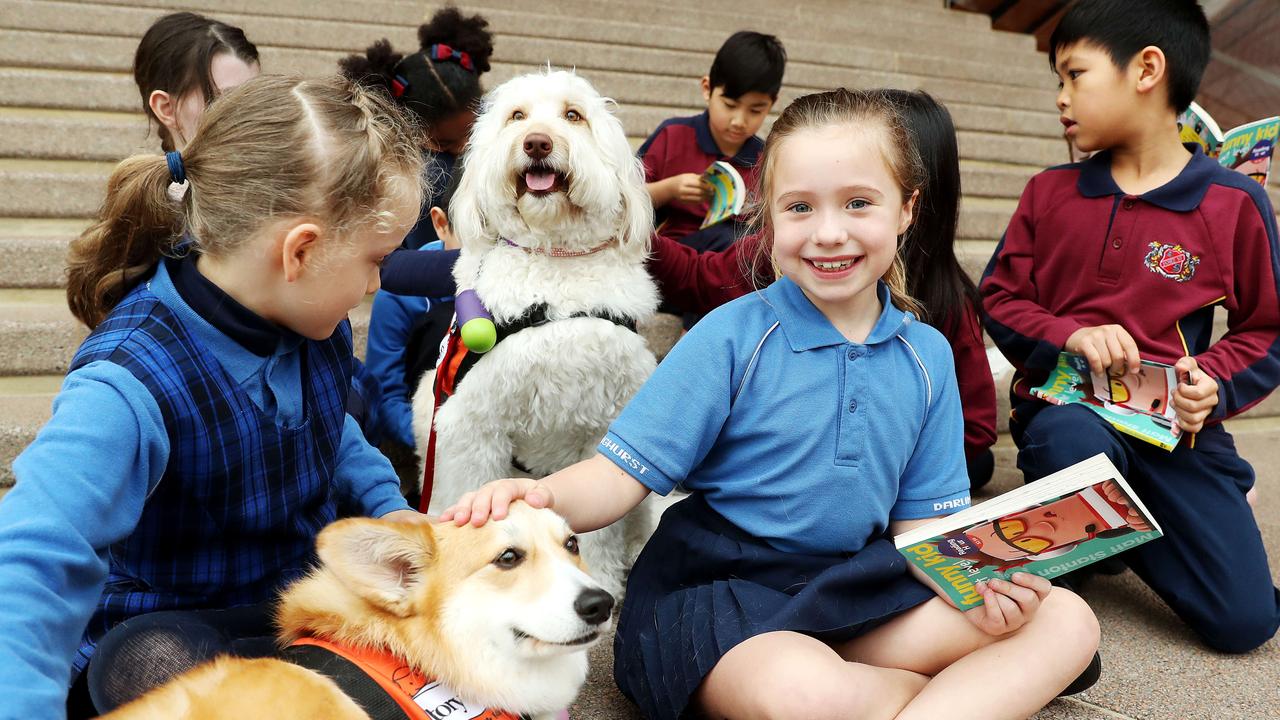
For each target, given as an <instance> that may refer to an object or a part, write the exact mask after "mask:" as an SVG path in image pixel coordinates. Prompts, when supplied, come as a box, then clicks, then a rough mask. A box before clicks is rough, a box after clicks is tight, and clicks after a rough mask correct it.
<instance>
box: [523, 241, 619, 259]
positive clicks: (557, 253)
mask: <svg viewBox="0 0 1280 720" xmlns="http://www.w3.org/2000/svg"><path fill="white" fill-rule="evenodd" d="M499 240H501V241H502V242H504V243H506V244H507V245H510V246H511V247H513V248H520V249H521V250H523V251H525V252H527V253H529V254H530V255H546V256H548V257H558V258H566V257H585V256H587V255H595V254H596V253H598V252H600V251H601V250H603V249H605V248H607V247H609V246H610V245H613V244H615V243H616V242H617V239H616V238H609V239H608V240H605V241H604V242H602V243H600V244H599V245H597V246H595V247H593V248H590V249H587V250H565V249H564V248H551V249H550V250H541V249H539V248H530V247H525V246H523V245H517V244H515V243H513V242H511V241H510V240H508V239H506V238H499Z"/></svg>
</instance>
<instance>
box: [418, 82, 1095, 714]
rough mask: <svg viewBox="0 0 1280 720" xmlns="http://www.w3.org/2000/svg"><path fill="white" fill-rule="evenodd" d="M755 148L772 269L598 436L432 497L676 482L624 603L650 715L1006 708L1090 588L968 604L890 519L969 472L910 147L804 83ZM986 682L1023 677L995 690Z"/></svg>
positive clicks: (871, 112) (846, 97)
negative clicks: (903, 547) (907, 258)
mask: <svg viewBox="0 0 1280 720" xmlns="http://www.w3.org/2000/svg"><path fill="white" fill-rule="evenodd" d="M762 158H763V159H762V166H761V178H762V182H761V198H762V201H761V205H762V206H761V208H760V214H761V225H762V228H763V232H764V237H766V238H769V239H770V240H771V241H772V242H770V243H761V246H762V247H764V248H770V249H771V250H772V253H771V258H768V259H771V260H772V262H773V264H774V267H775V268H776V270H777V271H778V272H779V273H780V274H781V276H782V277H781V278H780V279H779V280H778V281H777V282H775V283H774V284H772V285H770V286H769V287H768V288H766V289H764V290H762V291H759V292H756V293H752V294H750V295H747V296H745V297H742V298H739V299H738V300H735V301H733V302H731V303H729V304H727V305H724V306H722V307H720V308H719V309H717V310H715V311H714V312H712V313H711V314H710V315H708V316H707V317H706V318H705V319H704V320H703V321H702V322H700V323H699V324H698V325H697V326H695V327H694V328H693V329H692V330H691V331H690V332H689V334H688V335H687V336H686V337H685V338H684V339H683V340H681V341H680V343H679V344H678V345H677V346H676V347H675V348H674V349H673V350H672V351H671V353H670V354H669V355H668V356H667V358H666V359H665V360H664V361H663V363H662V364H661V365H660V366H659V367H658V369H657V370H656V371H655V372H654V374H653V377H652V378H650V380H649V381H648V383H646V384H645V386H644V387H643V388H641V389H640V391H639V392H638V393H637V394H636V396H635V398H634V399H633V400H632V401H631V403H630V404H629V405H628V406H627V407H626V409H625V410H624V411H623V412H622V414H621V415H620V416H619V418H618V419H617V421H616V422H614V424H613V425H612V426H611V427H610V430H609V433H608V435H607V436H606V437H605V438H604V439H603V440H602V441H601V443H600V446H599V451H600V452H599V454H598V455H596V456H594V457H592V458H591V459H589V460H585V461H583V462H580V463H578V464H576V465H573V466H571V467H569V468H566V469H565V470H562V471H561V472H558V473H555V474H554V475H551V476H549V477H546V478H544V479H543V480H541V481H535V480H531V479H508V480H499V481H496V482H494V483H490V484H489V485H487V486H485V487H484V488H482V489H481V490H480V491H479V492H477V493H469V494H468V495H466V496H464V497H463V498H462V499H461V500H460V502H459V503H458V504H457V505H455V506H454V507H453V508H451V509H450V510H449V511H447V512H446V513H445V514H444V516H443V517H444V518H446V519H448V518H452V519H453V520H454V521H455V522H457V523H459V524H462V523H465V522H468V521H470V522H472V523H473V524H482V523H483V522H484V521H485V520H486V519H487V518H488V517H489V516H490V515H492V516H493V517H494V518H501V517H503V516H505V514H506V508H507V506H508V504H509V503H510V502H511V500H512V499H514V498H518V497H523V498H524V499H525V500H526V501H527V502H529V503H530V504H531V505H535V506H551V507H554V508H555V509H556V511H557V512H559V513H561V514H562V515H564V516H565V517H566V518H567V519H568V520H569V522H570V524H571V525H572V526H573V527H574V528H576V529H577V530H579V531H588V530H592V529H595V528H599V527H602V526H604V525H607V524H609V523H611V522H613V521H615V520H616V519H618V518H619V517H621V516H622V515H624V514H625V513H626V512H627V511H628V510H630V509H631V508H633V507H635V506H636V505H637V504H638V503H639V502H640V501H641V500H642V499H643V498H644V497H645V496H646V495H647V494H648V493H649V492H650V491H653V492H658V493H661V494H666V493H669V492H671V491H672V490H674V489H676V488H677V487H679V488H683V489H685V490H687V491H689V492H690V493H691V495H690V497H689V498H688V499H686V500H684V501H682V502H680V503H678V504H676V505H675V506H673V507H672V508H671V509H670V510H668V511H667V512H666V513H665V514H664V516H663V518H662V522H661V524H660V525H659V527H658V530H657V532H656V533H655V534H654V536H653V538H652V539H651V540H650V542H649V544H648V545H647V546H646V547H645V549H644V551H643V552H642V553H641V555H640V557H639V559H638V560H637V561H636V565H635V567H634V569H633V570H632V573H631V576H630V579H629V583H628V594H627V599H626V603H625V605H624V606H623V608H622V612H621V616H620V619H619V625H618V634H617V639H616V645H615V670H614V674H615V678H616V680H617V682H618V685H619V687H620V688H621V689H622V691H623V692H624V693H625V694H626V695H627V696H628V697H630V698H631V699H632V700H634V701H635V702H636V703H637V704H638V705H639V706H640V707H641V709H642V710H643V711H644V713H645V715H646V716H648V717H653V718H676V717H680V716H682V715H685V714H686V713H694V712H697V711H701V712H703V713H705V714H707V715H709V716H711V717H717V718H722V717H732V718H735V720H743V719H745V718H768V717H800V718H828V717H832V718H834V717H876V718H881V717H883V718H898V719H899V720H908V719H910V718H939V717H947V718H952V719H953V720H958V719H959V718H979V717H981V718H984V719H991V718H1025V717H1027V716H1029V715H1031V714H1033V713H1034V712H1035V711H1036V710H1038V709H1039V708H1040V707H1042V706H1043V705H1045V704H1046V703H1048V702H1049V700H1051V699H1052V698H1053V697H1054V696H1055V695H1056V694H1057V693H1058V692H1059V691H1060V690H1062V689H1063V688H1064V687H1066V686H1067V684H1068V683H1069V682H1070V681H1071V680H1072V679H1074V678H1075V677H1076V676H1077V675H1078V674H1079V673H1080V671H1081V670H1082V669H1084V668H1085V667H1086V665H1088V663H1089V661H1090V660H1091V658H1092V655H1093V652H1094V650H1095V649H1096V647H1097V643H1098V627H1097V621H1096V619H1095V618H1094V617H1093V614H1092V613H1091V612H1090V610H1089V608H1088V607H1087V606H1086V605H1085V604H1084V602H1083V601H1082V600H1080V599H1079V598H1078V597H1076V596H1074V595H1072V594H1071V593H1069V592H1067V591H1064V590H1062V589H1061V588H1051V587H1050V586H1049V583H1048V582H1047V581H1045V580H1043V579H1042V578H1038V577H1034V576H1031V575H1029V574H1027V573H1020V574H1017V575H1014V578H1013V579H1014V581H1013V582H1012V583H1009V582H998V581H993V582H992V583H990V584H989V585H987V586H985V587H983V588H982V595H983V599H984V600H985V603H984V604H983V605H982V606H981V607H979V608H976V609H973V610H969V611H967V612H964V613H961V612H960V611H958V610H956V609H955V608H954V607H952V606H951V605H949V604H947V602H946V601H945V600H944V599H942V598H940V597H936V596H935V595H934V593H933V592H932V591H931V590H929V589H927V588H926V587H925V586H924V585H923V584H921V583H920V582H919V581H917V580H916V579H915V578H914V577H912V576H911V575H910V574H908V569H907V567H906V563H905V562H904V560H903V559H902V557H901V556H900V555H898V553H897V552H896V551H895V549H894V546H893V542H892V540H891V536H892V535H894V534H897V533H900V532H903V531H904V530H907V529H909V528H911V527H913V526H915V525H918V524H920V523H923V522H927V521H928V520H930V519H932V518H934V517H937V516H940V515H946V514H948V513H949V512H952V511H953V510H954V509H957V508H958V507H963V506H965V505H967V504H968V487H969V482H968V478H967V476H966V470H965V462H964V454H963V451H962V434H963V420H962V417H961V411H960V402H959V396H958V393H957V391H956V379H955V372H954V370H953V366H952V356H951V351H950V348H949V346H948V345H947V342H946V340H945V339H944V338H943V336H942V335H941V334H940V333H938V332H937V331H936V330H934V329H933V328H930V327H929V326H927V325H925V324H923V323H920V322H918V321H916V320H915V319H914V316H913V315H912V313H911V312H909V311H910V310H913V309H914V308H915V302H914V301H913V300H912V299H911V298H910V297H908V296H906V294H905V293H904V292H902V288H903V287H904V283H903V277H902V270H901V265H900V261H899V260H898V257H897V251H898V239H899V237H900V236H901V235H902V234H903V233H904V232H905V231H906V230H907V228H908V227H909V226H910V224H911V220H912V213H913V210H914V207H915V200H916V197H917V193H918V189H919V187H920V185H921V163H920V160H919V156H918V154H917V153H916V151H915V150H914V148H912V147H911V145H910V142H909V139H908V135H907V133H906V131H905V130H904V128H903V126H902V122H901V120H900V117H899V112H898V108H897V107H896V106H895V105H894V103H893V101H892V100H891V96H889V95H888V94H886V93H884V92H882V91H847V90H836V91H831V92H826V93H818V94H814V95H808V96H805V97H802V98H800V99H798V100H796V101H795V102H794V103H793V104H792V105H791V106H790V107H789V108H787V110H786V111H785V112H784V113H783V114H782V116H781V117H780V118H779V119H778V121H777V123H776V124H775V125H774V127H773V131H772V132H771V133H770V135H769V139H768V141H767V143H766V146H765V150H764V153H763V156H762ZM768 259H765V258H761V259H760V260H761V261H767V260H768ZM993 682H994V683H997V684H998V685H999V686H1000V687H1005V688H1016V691H1014V692H1004V693H1001V694H1000V700H999V702H998V704H997V703H993V702H992V701H991V698H992V695H991V692H990V685H991V683H993Z"/></svg>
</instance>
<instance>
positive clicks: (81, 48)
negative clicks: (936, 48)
mask: <svg viewBox="0 0 1280 720" xmlns="http://www.w3.org/2000/svg"><path fill="white" fill-rule="evenodd" d="M136 46H137V40H136V38H134V37H111V36H98V35H65V34H61V33H50V32H35V31H26V30H0V65H4V66H8V67H15V68H23V67H40V68H49V69H59V70H91V71H95V72H112V71H114V72H126V71H128V69H129V68H130V64H131V62H132V57H133V52H134V50H135V48H136ZM498 48H499V51H498V53H497V54H496V56H495V61H496V62H497V63H498V64H499V65H502V64H508V65H514V66H516V67H515V68H511V69H508V70H507V71H506V73H507V74H505V75H504V74H503V73H502V72H499V71H501V70H502V68H501V67H499V66H498V65H495V68H494V69H495V73H494V74H493V75H492V76H491V77H490V78H488V82H489V83H491V84H492V83H496V82H500V81H501V80H503V79H505V77H509V76H510V74H514V73H515V72H524V71H526V69H527V67H536V66H544V65H545V64H546V63H547V62H550V63H552V64H553V65H556V66H560V67H576V68H578V69H579V70H580V71H582V72H583V73H584V74H585V75H587V76H588V77H589V78H590V77H591V76H592V74H591V71H600V70H604V71H614V72H619V71H621V72H624V73H626V74H627V75H628V76H630V77H632V78H633V79H634V78H635V77H636V76H637V75H638V76H641V77H642V76H645V75H656V76H660V77H661V76H666V77H675V78H679V79H680V80H682V81H684V82H685V83H686V85H687V88H688V89H686V90H684V91H683V95H685V96H692V98H693V100H694V102H695V103H696V101H697V99H698V96H697V93H696V83H695V82H694V79H695V78H697V77H699V76H701V75H702V74H704V73H705V72H706V69H707V66H708V65H709V62H710V56H709V55H708V54H706V53H699V52H690V51H683V50H668V49H655V48H647V47H644V48H642V47H634V46H615V45H608V44H601V43H586V42H581V41H573V40H561V39H545V38H523V37H511V38H504V39H503V40H502V41H501V43H500V44H499V45H498ZM260 50H261V53H262V62H263V67H264V68H266V69H267V70H268V71H269V72H278V73H294V74H299V75H304V76H321V75H327V74H332V73H333V72H335V71H336V69H337V64H336V63H337V60H338V59H339V58H340V57H341V56H342V55H343V54H344V52H346V50H342V49H329V50H316V49H304V48H291V47H270V46H263V47H261V48H260ZM831 59H832V60H833V61H839V60H841V59H845V60H844V61H843V62H839V63H832V64H822V65H818V64H807V63H799V62H797V63H792V64H791V66H790V67H788V70H787V86H788V91H789V92H792V91H794V89H795V88H799V89H802V91H805V89H821V88H828V87H835V86H840V85H865V84H866V83H864V82H863V81H861V80H860V79H859V74H860V73H861V72H862V71H863V70H870V71H879V72H897V73H904V74H911V75H928V74H931V75H934V76H937V75H946V76H949V77H952V78H955V79H958V80H969V81H976V82H983V81H986V82H990V78H991V77H992V76H993V75H994V74H997V73H998V74H1000V75H1001V76H1003V75H1004V74H1005V73H1004V70H1002V69H1001V68H998V67H996V66H983V65H979V64H972V63H970V64H969V65H974V66H973V67H969V65H966V64H965V63H963V62H960V61H954V60H953V61H948V62H946V63H945V64H943V63H940V62H939V60H938V59H937V58H922V59H921V61H920V62H919V63H915V62H910V63H909V62H905V61H901V59H900V58H896V57H894V58H889V57H881V58H874V57H870V58H859V57H858V51H857V50H856V49H849V48H835V49H833V50H832V51H831ZM939 67H945V68H947V70H946V72H945V73H942V72H938V71H937V70H933V71H932V72H931V71H930V68H939ZM833 72H834V73H835V74H836V76H835V77H833V76H832V73H833ZM999 85H1002V86H1004V88H1005V91H1006V92H1007V93H1010V94H1014V93H1017V92H1019V90H1020V88H1017V87H1012V86H1010V85H1009V84H1008V83H1006V82H1003V81H1002V82H1001V83H999ZM622 87H623V88H625V87H626V86H625V85H624V86H622ZM1029 87H1033V88H1038V89H1039V90H1041V91H1044V90H1046V89H1048V88H1049V87H1050V85H1049V83H1048V82H1047V81H1041V82H1039V83H1038V84H1036V85H1033V86H1029ZM601 90H602V92H605V93H606V94H615V95H617V97H616V99H617V100H619V101H620V102H623V103H627V102H630V101H631V100H630V99H629V98H628V97H626V95H625V93H621V94H619V93H616V92H615V91H613V90H611V89H609V88H608V87H607V86H605V87H602V88H601ZM1041 97H1045V96H1044V94H1043V92H1042V93H1041ZM1038 99H1039V98H1038ZM15 100H16V101H17V102H18V103H22V104H26V100H25V99H24V98H21V97H19V98H14V99H13V100H10V101H9V104H13V103H14V102H15ZM56 102H57V100H56V99H53V98H50V99H49V100H48V101H46V102H36V103H34V104H35V105H38V106H46V105H48V104H50V103H56ZM668 102H669V101H668ZM92 109H98V108H97V107H96V106H94V107H93V108H92ZM1034 109H1035V110H1039V111H1040V112H1039V114H1040V115H1041V117H1039V118H1037V120H1036V121H1035V123H1034V125H1033V127H1032V128H1029V129H1024V128H1020V127H1014V128H1013V129H1012V130H1006V129H1005V128H1006V127H1007V126H1002V127H1000V128H997V129H999V130H1001V131H1013V132H1017V131H1022V132H1028V131H1030V132H1036V133H1050V134H1056V135H1060V134H1061V131H1060V129H1058V128H1055V127H1053V125H1054V122H1053V116H1052V112H1051V111H1052V110H1053V105H1052V104H1051V103H1045V104H1041V105H1039V107H1038V108H1034ZM1015 119H1016V118H1015ZM1059 127H1060V126H1059Z"/></svg>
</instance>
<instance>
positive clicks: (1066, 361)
mask: <svg viewBox="0 0 1280 720" xmlns="http://www.w3.org/2000/svg"><path fill="white" fill-rule="evenodd" d="M1175 382H1176V381H1175V380H1174V379H1173V373H1172V370H1171V368H1170V367H1169V366H1168V365H1163V364H1160V363H1150V362H1147V361H1144V362H1143V364H1142V366H1141V368H1140V369H1139V371H1138V373H1137V374H1136V375H1135V374H1125V375H1123V376H1118V377H1108V376H1106V375H1096V374H1094V373H1092V372H1090V370H1089V361H1087V360H1085V359H1084V358H1083V357H1081V356H1079V355H1071V354H1070V353H1063V354H1062V355H1060V356H1059V358H1058V370H1057V372H1056V373H1055V375H1054V376H1053V377H1052V378H1051V382H1050V383H1049V385H1047V386H1046V387H1047V391H1048V392H1049V393H1050V394H1052V395H1053V396H1055V397H1057V398H1058V399H1059V401H1061V402H1081V403H1086V404H1088V405H1092V406H1094V407H1096V408H1100V409H1102V410H1105V411H1107V413H1109V414H1110V416H1112V417H1116V416H1119V417H1122V418H1123V417H1129V418H1131V419H1132V420H1133V422H1134V423H1137V424H1142V423H1147V422H1149V423H1151V424H1153V425H1155V426H1157V427H1159V428H1162V429H1163V430H1165V431H1168V432H1171V433H1173V436H1174V437H1175V438H1176V437H1177V436H1178V435H1179V434H1180V431H1179V428H1178V427H1177V425H1176V422H1175V419H1176V417H1177V413H1176V411H1175V410H1174V409H1173V405H1172V403H1171V402H1170V399H1171V398H1172V396H1173V389H1174V388H1173V383H1175ZM1037 390H1040V388H1037Z"/></svg>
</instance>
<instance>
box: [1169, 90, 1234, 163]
mask: <svg viewBox="0 0 1280 720" xmlns="http://www.w3.org/2000/svg"><path fill="white" fill-rule="evenodd" d="M1178 134H1179V136H1181V138H1182V142H1184V143H1189V142H1193V143H1199V144H1200V147H1202V148H1204V154H1205V155H1208V156H1209V157H1217V156H1218V148H1219V147H1220V146H1221V145H1222V140H1223V138H1222V129H1221V128H1219V127H1218V123H1216V122H1214V121H1213V118H1212V117H1210V116H1209V113H1208V112H1206V111H1205V109H1204V108H1202V107H1200V106H1199V105H1197V104H1195V103H1194V102H1193V103H1191V106H1190V107H1188V108H1187V109H1186V110H1185V111H1183V113H1182V114H1181V115H1179V116H1178Z"/></svg>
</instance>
